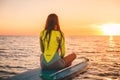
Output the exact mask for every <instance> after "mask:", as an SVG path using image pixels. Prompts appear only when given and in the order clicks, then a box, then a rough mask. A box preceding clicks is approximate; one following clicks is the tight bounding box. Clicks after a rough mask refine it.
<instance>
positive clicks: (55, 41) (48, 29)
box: [40, 14, 76, 69]
mask: <svg viewBox="0 0 120 80" xmlns="http://www.w3.org/2000/svg"><path fill="white" fill-rule="evenodd" d="M40 48H41V51H42V55H41V56H40V65H41V68H42V69H62V68H65V67H68V66H70V65H71V63H72V61H73V60H74V59H75V58H76V55H75V53H72V54H69V55H67V56H65V57H64V55H65V39H64V34H63V32H62V31H61V29H60V25H59V21H58V16H57V15H56V14H50V15H49V16H48V18H47V20H46V25H45V29H44V30H43V31H41V32H40Z"/></svg>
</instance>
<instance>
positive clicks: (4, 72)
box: [0, 70, 17, 74]
mask: <svg viewBox="0 0 120 80" xmlns="http://www.w3.org/2000/svg"><path fill="white" fill-rule="evenodd" d="M0 73H2V74H17V73H15V72H9V71H2V70H0Z"/></svg>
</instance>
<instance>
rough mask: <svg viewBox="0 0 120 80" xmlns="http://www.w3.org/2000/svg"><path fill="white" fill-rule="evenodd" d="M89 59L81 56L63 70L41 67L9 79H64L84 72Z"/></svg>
mask: <svg viewBox="0 0 120 80" xmlns="http://www.w3.org/2000/svg"><path fill="white" fill-rule="evenodd" d="M88 61H89V60H88V59H87V58H84V57H81V58H79V59H78V60H77V59H76V60H75V61H74V62H73V64H72V65H71V66H69V67H67V68H64V69H61V70H41V69H40V68H37V69H33V70H31V71H27V72H24V73H21V74H18V75H16V76H13V77H11V78H9V79H8V80H61V79H62V80H63V79H66V78H70V77H72V76H75V75H76V74H78V73H81V72H83V71H84V70H85V69H86V68H87V66H88Z"/></svg>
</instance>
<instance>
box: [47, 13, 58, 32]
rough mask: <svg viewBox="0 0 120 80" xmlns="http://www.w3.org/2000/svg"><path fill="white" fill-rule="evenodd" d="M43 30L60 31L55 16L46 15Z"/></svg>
mask: <svg viewBox="0 0 120 80" xmlns="http://www.w3.org/2000/svg"><path fill="white" fill-rule="evenodd" d="M45 30H47V31H51V30H59V31H60V26H59V20H58V16H57V15H56V14H54V13H53V14H50V15H48V17H47V20H46V25H45Z"/></svg>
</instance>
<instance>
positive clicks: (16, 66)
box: [0, 36, 120, 80]
mask: <svg viewBox="0 0 120 80" xmlns="http://www.w3.org/2000/svg"><path fill="white" fill-rule="evenodd" d="M65 43H66V54H69V53H72V52H75V53H76V55H77V59H78V60H79V59H80V57H87V58H88V59H89V60H90V62H89V67H88V70H87V71H86V72H85V73H82V74H80V75H78V76H77V77H75V78H74V79H73V80H120V36H74V37H73V36H72V37H71V36H67V37H66V38H65ZM39 56H40V46H39V37H37V36H0V80H4V79H7V78H9V77H11V76H14V75H16V74H18V73H22V72H25V71H28V70H31V69H34V68H38V67H39V66H40V65H39Z"/></svg>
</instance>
